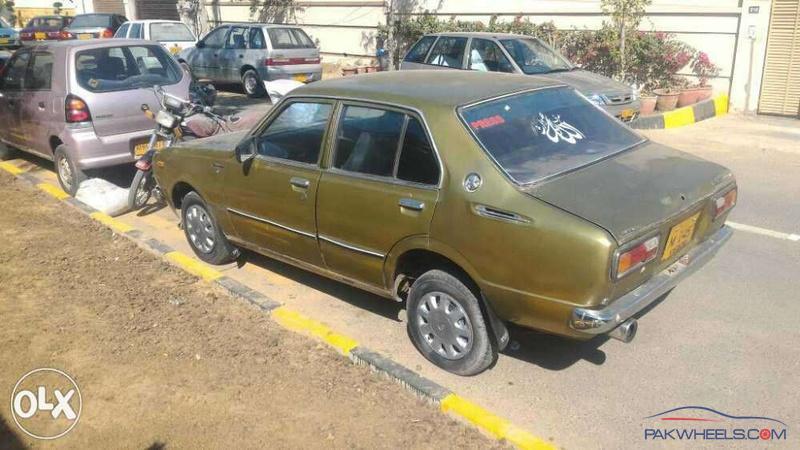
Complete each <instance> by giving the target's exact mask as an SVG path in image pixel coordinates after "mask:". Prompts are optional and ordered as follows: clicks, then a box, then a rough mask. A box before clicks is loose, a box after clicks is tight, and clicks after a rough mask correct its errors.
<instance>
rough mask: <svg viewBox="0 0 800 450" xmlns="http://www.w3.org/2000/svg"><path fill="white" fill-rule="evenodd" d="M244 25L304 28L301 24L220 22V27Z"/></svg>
mask: <svg viewBox="0 0 800 450" xmlns="http://www.w3.org/2000/svg"><path fill="white" fill-rule="evenodd" d="M235 25H238V26H244V27H261V28H298V29H302V27H300V26H299V25H288V24H282V23H254V22H225V23H223V24H220V25H219V26H220V27H226V26H228V27H229V26H235Z"/></svg>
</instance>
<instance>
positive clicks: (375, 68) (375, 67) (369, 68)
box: [366, 66, 381, 73]
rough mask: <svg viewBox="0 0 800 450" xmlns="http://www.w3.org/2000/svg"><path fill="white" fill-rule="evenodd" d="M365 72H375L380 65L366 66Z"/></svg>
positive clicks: (378, 70)
mask: <svg viewBox="0 0 800 450" xmlns="http://www.w3.org/2000/svg"><path fill="white" fill-rule="evenodd" d="M366 69H367V73H375V72H380V71H381V66H367V67H366Z"/></svg>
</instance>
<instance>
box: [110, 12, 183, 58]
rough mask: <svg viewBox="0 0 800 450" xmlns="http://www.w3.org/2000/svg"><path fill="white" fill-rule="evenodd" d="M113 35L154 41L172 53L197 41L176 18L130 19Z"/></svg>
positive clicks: (176, 52) (174, 53) (175, 53)
mask: <svg viewBox="0 0 800 450" xmlns="http://www.w3.org/2000/svg"><path fill="white" fill-rule="evenodd" d="M114 37H115V38H122V39H146V40H148V41H156V42H159V43H161V45H163V46H164V47H165V48H166V49H167V50H169V52H170V53H172V54H173V55H177V54H178V53H180V52H181V51H182V50H184V49H186V48H189V47H193V46H194V44H195V43H197V37H196V36H195V35H194V33H192V30H190V29H189V27H187V26H186V24H185V23H183V22H179V21H177V20H131V21H128V22H125V23H124V24H122V26H120V27H119V29H118V30H117V33H116V34H115V35H114Z"/></svg>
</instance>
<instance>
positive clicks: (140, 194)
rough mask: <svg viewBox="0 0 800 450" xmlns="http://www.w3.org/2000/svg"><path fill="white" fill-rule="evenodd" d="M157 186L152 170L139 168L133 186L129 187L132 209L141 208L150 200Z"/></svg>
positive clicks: (130, 206) (129, 204) (129, 203)
mask: <svg viewBox="0 0 800 450" xmlns="http://www.w3.org/2000/svg"><path fill="white" fill-rule="evenodd" d="M154 187H155V178H153V172H152V171H151V170H146V171H145V170H137V171H136V175H134V177H133V182H132V183H131V188H130V189H128V207H129V208H130V209H131V211H135V210H137V209H141V208H143V207H144V205H145V204H147V201H148V200H150V194H151V193H152V192H153V188H154Z"/></svg>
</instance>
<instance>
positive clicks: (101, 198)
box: [75, 178, 128, 216]
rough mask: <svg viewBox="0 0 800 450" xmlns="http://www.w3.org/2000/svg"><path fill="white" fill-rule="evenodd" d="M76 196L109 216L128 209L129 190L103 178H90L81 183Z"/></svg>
mask: <svg viewBox="0 0 800 450" xmlns="http://www.w3.org/2000/svg"><path fill="white" fill-rule="evenodd" d="M75 198H76V199H78V200H80V201H82V202H83V203H86V204H87V205H89V206H91V207H92V208H94V209H96V210H98V211H101V212H104V213H106V214H108V215H109V216H117V215H120V214H122V213H124V212H126V211H127V210H128V190H127V189H125V188H121V187H119V186H117V185H116V184H114V183H110V182H108V181H106V180H103V179H102V178H90V179H88V180H86V181H84V182H83V183H81V185H80V187H78V192H77V193H76V194H75Z"/></svg>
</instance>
